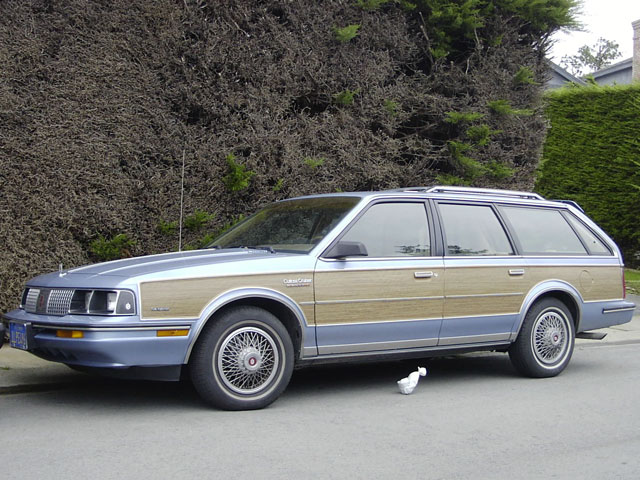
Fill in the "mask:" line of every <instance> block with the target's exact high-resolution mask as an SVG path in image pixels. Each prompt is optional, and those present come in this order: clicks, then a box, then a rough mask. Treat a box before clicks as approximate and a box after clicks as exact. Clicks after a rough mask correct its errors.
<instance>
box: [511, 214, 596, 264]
mask: <svg viewBox="0 0 640 480" xmlns="http://www.w3.org/2000/svg"><path fill="white" fill-rule="evenodd" d="M500 211H501V212H502V214H503V215H504V216H505V217H506V219H507V221H508V222H509V224H510V225H511V227H512V229H513V230H514V233H515V235H516V237H517V239H518V241H519V243H520V248H521V249H522V253H523V254H524V255H588V252H587V250H586V248H585V247H584V245H583V244H582V242H581V241H580V239H579V238H578V236H577V235H576V232H575V231H574V230H573V229H572V228H571V226H570V225H569V223H568V222H567V221H566V220H565V218H564V216H563V215H562V214H561V213H560V211H558V210H554V209H549V208H533V207H531V208H529V207H505V206H502V207H500Z"/></svg>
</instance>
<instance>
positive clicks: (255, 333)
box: [217, 327, 280, 395]
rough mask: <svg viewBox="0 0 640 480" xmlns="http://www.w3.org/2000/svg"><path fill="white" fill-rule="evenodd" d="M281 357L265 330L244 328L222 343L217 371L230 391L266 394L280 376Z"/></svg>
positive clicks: (232, 333)
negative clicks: (274, 378) (275, 378)
mask: <svg viewBox="0 0 640 480" xmlns="http://www.w3.org/2000/svg"><path fill="white" fill-rule="evenodd" d="M279 357H280V354H279V351H278V348H277V347H276V342H275V341H274V339H273V338H272V337H271V335H269V333H267V332H266V331H265V330H263V329H261V328H256V327H244V328H240V329H238V330H234V331H232V332H231V333H230V334H229V335H228V336H227V337H226V338H225V339H224V341H223V342H222V344H221V346H220V350H219V352H218V359H217V368H218V373H219V375H220V378H221V379H222V381H223V382H224V384H225V385H226V386H227V388H229V389H230V390H232V391H234V392H236V393H240V394H244V395H251V394H255V393H258V392H260V391H261V390H264V389H265V388H267V387H268V386H269V385H270V384H271V380H272V379H273V377H275V376H276V374H277V373H278V365H279V363H280V358H279Z"/></svg>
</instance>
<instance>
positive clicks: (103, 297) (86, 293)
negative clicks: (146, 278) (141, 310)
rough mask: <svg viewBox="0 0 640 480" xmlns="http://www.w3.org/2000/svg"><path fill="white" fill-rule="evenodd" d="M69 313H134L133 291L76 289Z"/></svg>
mask: <svg viewBox="0 0 640 480" xmlns="http://www.w3.org/2000/svg"><path fill="white" fill-rule="evenodd" d="M69 313H75V314H92V315H134V314H135V313H136V308H135V300H134V297H133V293H132V292H130V291H129V290H76V291H75V292H74V293H73V298H72V299H71V307H70V308H69Z"/></svg>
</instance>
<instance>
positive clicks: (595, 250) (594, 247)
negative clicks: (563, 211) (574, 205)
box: [567, 214, 613, 255]
mask: <svg viewBox="0 0 640 480" xmlns="http://www.w3.org/2000/svg"><path fill="white" fill-rule="evenodd" d="M567 219H568V220H569V223H570V224H571V226H572V227H573V229H574V230H575V231H576V232H578V235H580V238H581V239H582V242H583V243H584V244H585V245H586V246H587V248H588V249H589V253H591V254H592V255H613V253H612V252H611V250H609V247H607V246H606V245H605V243H604V242H603V241H602V240H600V238H598V237H597V236H596V234H595V233H593V232H592V231H591V230H590V229H589V228H588V227H587V226H586V225H585V224H583V223H582V222H581V221H580V220H578V219H577V218H575V217H574V216H573V215H571V214H568V215H567Z"/></svg>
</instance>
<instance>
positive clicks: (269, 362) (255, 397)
mask: <svg viewBox="0 0 640 480" xmlns="http://www.w3.org/2000/svg"><path fill="white" fill-rule="evenodd" d="M211 322H212V323H211V324H210V325H209V326H207V327H206V329H205V331H203V332H202V334H201V336H200V338H199V339H198V343H197V344H196V346H195V347H194V351H193V353H192V356H191V361H190V366H191V380H192V382H193V384H194V386H195V388H196V390H197V391H198V393H199V394H200V395H201V396H202V398H203V399H204V400H205V401H207V402H208V403H210V404H211V405H214V406H216V407H218V408H222V409H225V410H252V409H257V408H263V407H266V406H267V405H269V404H270V403H272V402H273V401H274V400H275V399H276V398H278V397H279V396H280V394H281V393H282V392H283V391H284V389H285V388H286V386H287V384H288V383H289V379H290V378H291V373H292V371H293V345H292V342H291V338H290V337H289V333H288V332H287V329H286V328H285V327H284V326H283V325H282V323H280V321H278V319H277V318H276V317H275V316H274V315H272V314H271V313H269V312H267V311H266V310H263V309H261V308H257V307H249V306H247V307H236V308H232V309H230V310H228V311H226V312H224V313H223V314H222V315H221V316H220V317H219V318H216V319H213V320H211Z"/></svg>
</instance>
